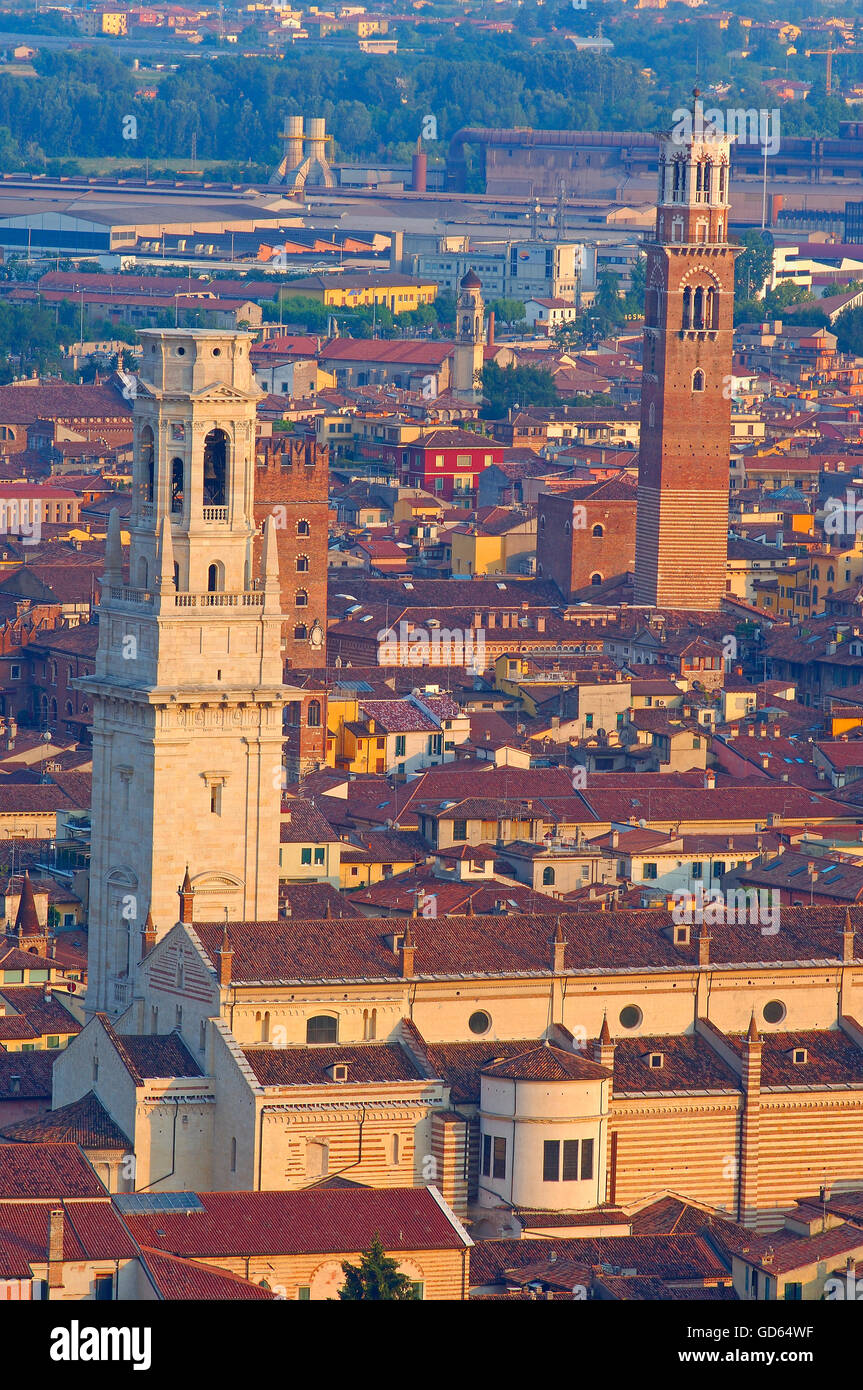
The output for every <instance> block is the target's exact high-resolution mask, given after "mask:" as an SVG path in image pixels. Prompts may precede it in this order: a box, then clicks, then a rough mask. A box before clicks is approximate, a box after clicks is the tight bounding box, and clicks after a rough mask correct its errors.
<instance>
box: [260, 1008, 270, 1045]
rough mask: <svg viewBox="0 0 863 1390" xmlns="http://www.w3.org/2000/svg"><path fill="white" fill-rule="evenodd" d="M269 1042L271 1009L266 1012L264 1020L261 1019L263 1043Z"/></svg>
mask: <svg viewBox="0 0 863 1390" xmlns="http://www.w3.org/2000/svg"><path fill="white" fill-rule="evenodd" d="M269 1041H270V1011H269V1009H267V1010H266V1012H265V1014H264V1016H263V1018H262V1019H261V1042H269Z"/></svg>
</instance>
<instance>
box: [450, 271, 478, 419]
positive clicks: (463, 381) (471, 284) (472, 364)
mask: <svg viewBox="0 0 863 1390" xmlns="http://www.w3.org/2000/svg"><path fill="white" fill-rule="evenodd" d="M484 314H485V306H484V304H483V299H482V281H481V280H480V278H479V276H478V275H477V274H476V272H475V271H473V270H469V271H468V272H467V275H465V276H464V277H463V278H462V280H461V282H460V291H459V297H458V300H457V302H456V315H455V322H456V333H455V351H454V352H453V372H452V390H453V395H455V396H459V397H461V399H462V400H466V401H475V400H477V398H478V396H479V394H480V385H479V376H480V372H481V371H482V366H483V358H484V353H483V349H484V346H485V335H484V331H483V318H484Z"/></svg>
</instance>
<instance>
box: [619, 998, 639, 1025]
mask: <svg viewBox="0 0 863 1390" xmlns="http://www.w3.org/2000/svg"><path fill="white" fill-rule="evenodd" d="M643 1017H644V1014H643V1013H642V1012H641V1010H640V1009H639V1007H638V1005H637V1004H627V1006H626V1008H625V1009H621V1011H620V1026H621V1028H637V1027H638V1025H639V1023H640V1022H641V1020H642V1019H643Z"/></svg>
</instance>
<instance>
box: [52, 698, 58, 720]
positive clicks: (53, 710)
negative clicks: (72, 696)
mask: <svg viewBox="0 0 863 1390" xmlns="http://www.w3.org/2000/svg"><path fill="white" fill-rule="evenodd" d="M51 718H52V719H56V718H57V701H56V700H52V701H51Z"/></svg>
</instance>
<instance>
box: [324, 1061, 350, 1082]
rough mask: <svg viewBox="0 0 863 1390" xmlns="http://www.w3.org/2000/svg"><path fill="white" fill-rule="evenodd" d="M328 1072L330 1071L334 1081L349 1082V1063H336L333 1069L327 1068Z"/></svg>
mask: <svg viewBox="0 0 863 1390" xmlns="http://www.w3.org/2000/svg"><path fill="white" fill-rule="evenodd" d="M327 1070H328V1071H329V1073H330V1076H331V1077H332V1079H333V1081H347V1079H348V1063H347V1062H334V1063H333V1065H332V1066H331V1067H328V1068H327Z"/></svg>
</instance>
